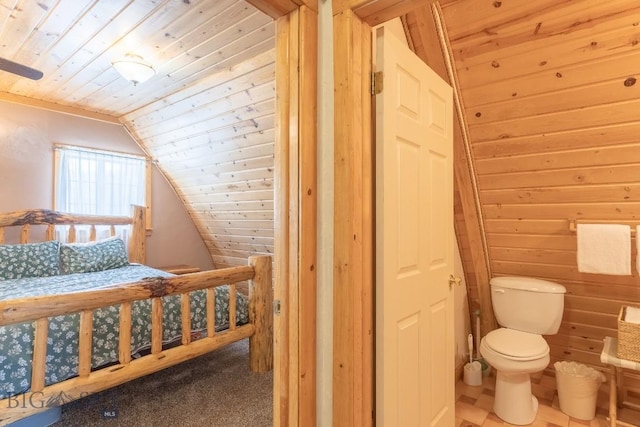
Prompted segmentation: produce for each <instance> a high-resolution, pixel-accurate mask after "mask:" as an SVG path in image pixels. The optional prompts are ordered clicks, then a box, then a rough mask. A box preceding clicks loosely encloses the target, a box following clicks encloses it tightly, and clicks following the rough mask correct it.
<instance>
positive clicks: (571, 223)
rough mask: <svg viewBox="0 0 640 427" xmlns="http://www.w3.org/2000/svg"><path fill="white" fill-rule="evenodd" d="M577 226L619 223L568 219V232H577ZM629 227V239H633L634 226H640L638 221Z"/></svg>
mask: <svg viewBox="0 0 640 427" xmlns="http://www.w3.org/2000/svg"><path fill="white" fill-rule="evenodd" d="M578 224H620V222H616V221H599V220H578V219H570V220H569V231H571V232H572V233H575V232H576V231H578V227H577V225H578ZM627 225H629V226H630V227H631V237H635V235H636V225H640V221H636V222H634V223H633V224H627Z"/></svg>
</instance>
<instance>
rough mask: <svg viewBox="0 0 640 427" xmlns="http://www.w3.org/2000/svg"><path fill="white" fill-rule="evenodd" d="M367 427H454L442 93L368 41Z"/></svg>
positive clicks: (388, 37)
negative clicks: (371, 301) (377, 89)
mask: <svg viewBox="0 0 640 427" xmlns="http://www.w3.org/2000/svg"><path fill="white" fill-rule="evenodd" d="M376 57H377V59H376V69H377V71H382V72H383V73H384V77H383V80H384V85H383V89H382V92H381V93H380V94H378V95H376V192H375V197H376V424H377V426H378V427H396V426H402V427H408V426H439V427H451V426H453V425H454V404H455V403H454V400H455V399H454V386H455V384H454V325H453V291H451V290H450V285H449V276H450V275H451V274H452V273H453V253H454V252H453V250H454V249H453V233H454V231H453V127H452V122H453V104H452V89H451V87H450V86H449V85H448V84H447V83H445V82H444V81H443V80H442V79H441V78H440V77H439V76H438V75H437V74H436V73H435V72H433V71H432V70H431V69H430V68H428V67H427V66H426V65H425V64H424V62H422V61H421V60H420V59H419V58H418V57H417V56H416V55H415V54H413V52H411V51H410V50H409V48H408V47H406V46H405V45H403V44H402V43H401V42H400V41H399V40H397V39H396V38H394V37H393V36H392V34H390V33H388V31H387V34H385V31H384V27H382V28H380V29H378V30H377V34H376Z"/></svg>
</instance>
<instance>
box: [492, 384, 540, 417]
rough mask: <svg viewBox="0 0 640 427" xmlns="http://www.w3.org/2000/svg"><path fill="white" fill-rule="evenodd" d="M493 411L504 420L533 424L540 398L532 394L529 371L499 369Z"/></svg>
mask: <svg viewBox="0 0 640 427" xmlns="http://www.w3.org/2000/svg"><path fill="white" fill-rule="evenodd" d="M493 411H494V412H495V413H496V415H497V416H498V417H499V418H500V419H502V420H503V421H506V422H508V423H510V424H515V425H519V426H523V425H528V424H531V423H532V422H533V421H534V420H535V419H536V414H537V413H538V399H536V397H535V396H534V395H533V394H531V377H530V376H529V374H528V373H526V374H521V373H509V374H505V373H503V372H500V371H498V373H497V376H496V394H495V400H494V404H493Z"/></svg>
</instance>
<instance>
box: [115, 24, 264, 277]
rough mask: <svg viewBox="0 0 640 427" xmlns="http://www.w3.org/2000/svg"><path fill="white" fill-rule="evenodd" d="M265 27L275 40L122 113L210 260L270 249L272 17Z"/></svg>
mask: <svg viewBox="0 0 640 427" xmlns="http://www.w3.org/2000/svg"><path fill="white" fill-rule="evenodd" d="M265 18H266V19H267V20H268V19H270V18H268V17H265ZM267 28H268V29H267V30H266V31H265V32H264V33H261V34H258V35H257V36H259V37H260V41H264V40H265V39H272V40H273V46H274V48H272V49H269V50H268V51H266V52H263V53H260V54H258V55H255V54H254V53H253V52H251V51H250V50H249V51H246V53H239V54H238V55H239V56H241V57H240V58H236V63H235V64H234V65H232V66H230V67H227V68H224V69H222V70H220V71H219V72H215V73H213V72H212V73H210V74H209V75H207V76H203V77H202V78H201V79H200V80H198V81H197V82H196V83H194V84H192V85H190V86H187V87H185V88H183V89H182V90H180V91H177V92H176V93H174V94H172V95H171V96H168V97H166V98H163V99H161V100H158V101H157V102H155V103H152V104H149V105H148V106H146V107H144V108H141V109H139V110H137V111H134V112H133V113H130V114H127V115H126V116H125V117H124V119H123V123H124V124H125V125H126V126H127V127H128V128H129V129H130V131H131V132H132V134H133V135H134V137H135V138H136V139H137V140H139V141H142V143H143V145H144V147H145V149H147V150H148V152H149V154H150V155H151V156H152V158H154V159H156V160H157V162H158V166H159V167H160V169H161V170H162V171H163V172H164V173H165V175H166V176H167V178H168V179H169V180H170V181H171V183H172V185H173V187H174V188H175V189H176V191H177V193H178V195H179V196H180V198H181V199H182V200H183V201H184V203H185V206H186V208H187V210H188V211H189V213H190V215H191V216H192V218H193V219H194V221H195V223H196V226H197V228H198V230H199V232H200V234H201V235H202V237H203V239H204V241H205V244H206V245H207V247H208V249H209V252H210V253H211V256H212V259H213V262H214V265H215V266H216V267H217V268H223V267H230V266H236V265H244V264H246V260H247V258H248V257H249V256H250V255H256V254H266V255H272V254H273V208H274V206H273V205H274V201H273V174H274V138H275V136H274V113H275V39H274V36H275V24H273V23H272V24H271V25H268V26H267ZM256 42H258V40H256Z"/></svg>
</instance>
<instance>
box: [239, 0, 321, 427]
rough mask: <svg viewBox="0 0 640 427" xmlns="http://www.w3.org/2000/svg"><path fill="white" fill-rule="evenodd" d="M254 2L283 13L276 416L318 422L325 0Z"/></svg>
mask: <svg viewBox="0 0 640 427" xmlns="http://www.w3.org/2000/svg"><path fill="white" fill-rule="evenodd" d="M248 2H249V3H251V4H253V5H254V6H255V7H256V8H258V9H260V10H261V11H263V12H265V13H266V14H268V15H269V16H271V17H272V18H274V19H275V20H276V117H275V123H276V124H275V129H276V140H275V147H276V148H275V191H274V198H275V218H274V233H275V236H274V237H275V251H274V252H275V284H274V287H275V289H274V291H275V292H274V294H275V295H274V298H275V300H276V301H279V314H276V315H275V316H274V340H275V346H274V362H275V363H274V393H273V400H274V406H273V409H274V413H273V421H274V426H298V425H299V426H308V425H315V423H316V376H315V372H316V240H317V239H316V232H317V231H316V230H317V213H316V205H317V202H316V192H317V184H316V181H317V179H316V144H317V143H316V139H317V135H316V133H317V131H316V123H317V107H316V104H317V90H316V87H317V57H318V54H317V51H318V48H317V34H318V3H317V0H248ZM302 230H304V233H302ZM276 304H277V302H276ZM277 310H278V307H277V306H276V307H274V311H277Z"/></svg>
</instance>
